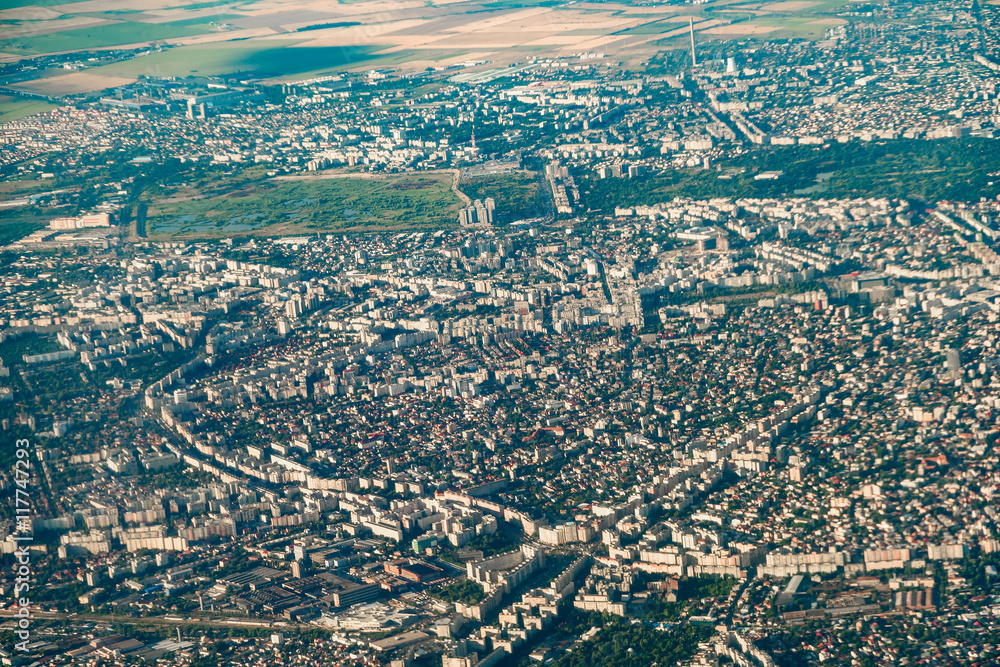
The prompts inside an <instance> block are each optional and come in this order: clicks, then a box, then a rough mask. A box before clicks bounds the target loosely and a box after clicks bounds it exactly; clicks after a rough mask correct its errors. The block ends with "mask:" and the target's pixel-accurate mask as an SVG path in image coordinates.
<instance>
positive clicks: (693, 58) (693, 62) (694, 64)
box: [688, 16, 698, 67]
mask: <svg viewBox="0 0 1000 667" xmlns="http://www.w3.org/2000/svg"><path fill="white" fill-rule="evenodd" d="M688 28H689V29H690V31H691V67H697V66H698V56H696V55H695V53H694V18H692V17H690V16H689V17H688Z"/></svg>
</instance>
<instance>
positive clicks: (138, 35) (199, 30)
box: [0, 15, 235, 54]
mask: <svg viewBox="0 0 1000 667" xmlns="http://www.w3.org/2000/svg"><path fill="white" fill-rule="evenodd" d="M234 17H235V15H232V16H227V15H221V16H219V17H217V18H218V19H219V20H224V19H226V18H234ZM213 20H214V19H213ZM211 30H212V26H211V25H209V20H208V19H203V18H197V19H187V20H184V21H173V22H170V23H139V22H136V21H121V22H119V23H110V24H106V25H99V26H92V27H89V28H78V29H76V30H63V31H61V32H53V33H47V34H45V33H43V34H36V35H24V36H21V37H17V36H14V37H6V38H4V39H3V40H2V41H0V51H5V52H8V53H17V54H37V53H52V52H55V51H78V50H82V49H93V48H99V47H102V46H116V45H119V44H136V43H141V42H153V41H157V40H162V39H171V38H176V37H190V36H192V35H204V34H206V33H208V32H211Z"/></svg>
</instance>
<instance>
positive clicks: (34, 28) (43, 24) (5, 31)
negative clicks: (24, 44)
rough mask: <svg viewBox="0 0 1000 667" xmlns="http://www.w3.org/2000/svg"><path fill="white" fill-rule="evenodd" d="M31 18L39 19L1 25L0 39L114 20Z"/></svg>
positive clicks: (78, 17) (70, 17)
mask: <svg viewBox="0 0 1000 667" xmlns="http://www.w3.org/2000/svg"><path fill="white" fill-rule="evenodd" d="M11 20H13V19H11ZM29 20H33V21H37V23H35V24H29V23H21V24H19V25H5V26H2V27H0V40H3V39H10V38H11V37H20V36H23V35H40V34H46V33H50V32H62V31H63V30H76V29H77V28H90V27H93V26H99V25H107V24H108V23H112V21H108V20H107V19H95V18H90V17H87V16H60V17H58V18H55V19H52V20H38V19H29Z"/></svg>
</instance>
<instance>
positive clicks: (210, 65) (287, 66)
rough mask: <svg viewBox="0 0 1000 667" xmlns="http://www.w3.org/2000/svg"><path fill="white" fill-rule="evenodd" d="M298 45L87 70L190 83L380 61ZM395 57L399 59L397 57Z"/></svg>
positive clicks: (216, 50)
mask: <svg viewBox="0 0 1000 667" xmlns="http://www.w3.org/2000/svg"><path fill="white" fill-rule="evenodd" d="M297 43H299V42H298V40H295V41H293V40H289V41H266V42H262V41H256V42H239V43H235V44H234V43H219V44H205V45H192V46H181V47H175V48H172V49H169V50H166V51H162V52H160V53H153V54H150V55H148V56H143V57H142V58H135V59H133V60H126V61H123V62H120V63H115V64H113V65H105V66H103V67H95V68H93V69H91V70H88V71H89V72H91V73H92V74H96V75H99V76H108V77H133V78H134V77H137V76H139V75H145V76H149V77H154V76H177V77H185V76H191V75H193V74H199V75H202V76H215V75H220V74H233V73H237V72H254V73H256V74H259V75H262V76H272V77H277V76H282V75H301V74H305V73H309V72H316V71H327V70H335V69H340V68H344V67H350V66H356V65H360V64H361V63H364V62H367V61H375V60H379V57H378V56H373V55H372V52H373V51H376V50H378V48H379V47H376V46H358V47H353V46H344V47H336V46H331V47H297V48H294V50H292V49H291V48H289V47H292V46H293V45H294V44H297ZM393 55H394V56H396V55H397V54H393Z"/></svg>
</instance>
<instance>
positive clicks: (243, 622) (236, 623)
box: [0, 611, 312, 629]
mask: <svg viewBox="0 0 1000 667" xmlns="http://www.w3.org/2000/svg"><path fill="white" fill-rule="evenodd" d="M0 618H7V619H10V618H18V616H17V614H13V613H10V612H7V611H4V612H2V613H0ZM31 618H33V619H35V620H39V621H40V620H69V621H79V622H85V623H125V624H129V625H159V626H184V625H200V626H205V625H208V626H211V627H216V628H283V629H291V628H296V629H297V628H302V627H307V628H311V627H312V626H308V625H304V624H301V623H290V622H288V621H273V622H272V621H266V620H259V621H258V620H253V619H249V618H204V619H201V618H196V617H190V616H186V617H179V616H170V617H164V616H149V617H145V618H142V617H132V616H122V615H120V614H69V613H64V612H59V611H33V612H31ZM278 623H280V625H278Z"/></svg>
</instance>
